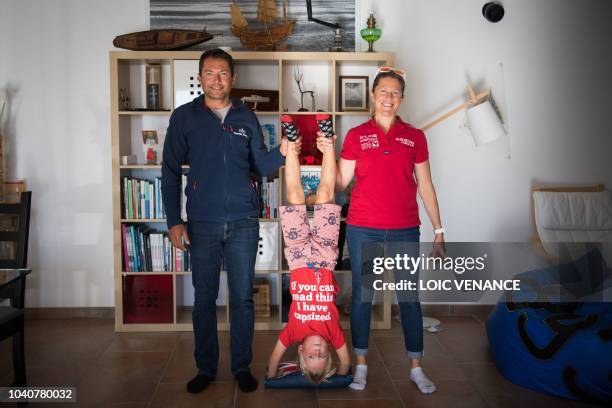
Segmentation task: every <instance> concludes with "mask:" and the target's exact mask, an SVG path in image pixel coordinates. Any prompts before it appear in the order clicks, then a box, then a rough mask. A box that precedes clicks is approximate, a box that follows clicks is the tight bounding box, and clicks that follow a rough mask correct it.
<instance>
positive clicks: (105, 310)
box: [25, 307, 115, 320]
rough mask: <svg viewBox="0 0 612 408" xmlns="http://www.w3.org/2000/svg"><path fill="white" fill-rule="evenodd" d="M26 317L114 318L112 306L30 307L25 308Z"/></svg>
mask: <svg viewBox="0 0 612 408" xmlns="http://www.w3.org/2000/svg"><path fill="white" fill-rule="evenodd" d="M25 317H26V319H40V320H44V319H83V318H89V319H114V318H115V308H114V307H32V308H26V309H25Z"/></svg>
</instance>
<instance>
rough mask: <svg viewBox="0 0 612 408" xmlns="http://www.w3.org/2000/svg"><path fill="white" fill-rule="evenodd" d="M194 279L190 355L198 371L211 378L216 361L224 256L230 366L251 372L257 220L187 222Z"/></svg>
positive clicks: (257, 239)
mask: <svg viewBox="0 0 612 408" xmlns="http://www.w3.org/2000/svg"><path fill="white" fill-rule="evenodd" d="M188 230H189V239H190V241H191V246H190V248H189V252H190V256H191V266H192V274H191V277H192V281H193V287H194V288H195V300H194V305H193V316H192V317H193V333H194V335H195V352H194V357H195V360H196V365H197V367H198V371H199V374H205V375H208V376H210V377H214V376H215V375H216V374H217V364H218V360H219V341H218V339H217V306H216V302H215V301H216V299H217V294H218V293H219V276H220V271H221V261H222V260H223V259H225V268H226V270H227V282H228V286H229V294H230V299H231V302H230V319H231V327H230V338H231V343H230V344H231V370H232V374H233V375H236V374H237V373H239V372H241V371H249V365H250V363H251V359H252V356H253V353H252V344H253V328H254V323H255V322H254V319H255V314H254V307H253V279H254V275H255V257H256V256H257V245H258V241H259V220H258V219H257V218H247V219H243V220H238V221H234V222H227V223H224V222H194V223H188Z"/></svg>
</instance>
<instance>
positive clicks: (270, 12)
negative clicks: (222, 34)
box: [231, 0, 295, 50]
mask: <svg viewBox="0 0 612 408" xmlns="http://www.w3.org/2000/svg"><path fill="white" fill-rule="evenodd" d="M282 3H283V17H282V18H277V17H276V1H275V0H259V1H258V3H257V22H258V23H257V24H255V25H253V26H249V23H248V22H247V20H246V19H245V18H244V16H243V15H242V12H241V11H240V8H239V7H238V4H236V0H234V1H233V3H232V9H231V12H232V33H233V34H234V35H235V36H236V37H238V38H239V39H240V43H241V44H242V45H244V46H245V47H247V48H250V49H252V50H280V49H282V48H286V46H285V47H283V46H282V45H281V42H282V41H283V40H284V39H285V38H287V37H288V36H289V35H291V33H292V32H293V27H294V26H295V20H289V19H288V18H287V0H283V2H282Z"/></svg>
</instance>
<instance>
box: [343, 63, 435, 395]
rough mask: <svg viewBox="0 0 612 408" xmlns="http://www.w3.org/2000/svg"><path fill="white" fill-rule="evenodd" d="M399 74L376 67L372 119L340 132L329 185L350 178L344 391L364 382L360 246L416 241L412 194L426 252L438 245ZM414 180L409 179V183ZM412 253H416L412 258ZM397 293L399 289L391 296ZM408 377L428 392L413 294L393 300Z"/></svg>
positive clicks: (365, 325)
mask: <svg viewBox="0 0 612 408" xmlns="http://www.w3.org/2000/svg"><path fill="white" fill-rule="evenodd" d="M404 88H405V73H404V71H402V70H399V69H394V68H389V67H381V68H379V69H378V72H377V75H376V78H375V79H374V83H373V85H372V92H371V96H372V101H373V109H374V112H373V115H372V118H371V119H370V120H369V121H367V122H366V123H363V124H362V125H360V126H357V127H355V128H353V129H351V130H349V132H348V133H347V135H346V138H345V141H344V144H343V146H342V153H341V154H340V161H339V162H338V176H337V188H338V190H340V191H342V190H344V189H345V188H346V187H347V186H348V184H349V183H350V182H351V180H352V179H353V176H355V187H354V189H353V190H352V193H351V200H350V206H349V213H348V218H347V240H348V245H349V253H350V257H351V269H352V285H353V288H352V296H353V297H352V300H351V332H352V339H353V349H354V352H355V355H356V357H357V365H356V368H355V373H354V380H353V383H352V384H351V388H354V389H358V390H363V389H364V388H365V386H366V377H367V363H366V355H367V352H368V336H369V332H370V314H371V308H372V303H371V299H370V300H369V301H368V299H365V300H366V301H365V302H364V301H363V300H364V299H362V293H361V285H362V271H361V269H362V254H361V252H362V245H363V244H365V243H370V242H418V241H419V236H420V230H419V225H420V220H419V208H418V204H417V200H416V193H417V191H418V193H419V195H420V197H421V200H422V202H423V204H424V205H425V210H426V211H427V214H428V216H429V218H430V220H431V224H432V225H433V228H434V233H435V239H434V242H436V243H438V244H437V245H435V251H434V252H436V253H435V254H434V255H438V252H441V251H442V250H443V243H444V229H443V228H442V224H441V222H440V214H439V210H438V200H437V198H436V191H435V189H434V186H433V184H432V181H431V172H430V169H429V161H428V158H429V156H428V150H427V140H426V139H425V135H424V134H423V132H422V131H421V130H419V129H416V128H414V127H412V126H411V125H409V124H407V123H405V122H403V121H402V119H401V118H400V117H399V116H396V113H397V110H398V109H399V106H400V104H401V102H402V99H403V97H404ZM415 177H416V180H415ZM416 256H418V254H417V255H416ZM398 294H399V293H398ZM399 306H400V314H401V322H402V330H403V333H404V343H405V346H406V355H407V357H408V358H409V359H410V362H411V371H410V375H409V376H410V379H411V380H412V381H413V382H414V383H415V384H416V385H417V387H418V388H419V390H420V391H421V392H423V393H431V392H434V391H435V390H436V387H435V385H434V383H433V382H432V381H431V380H430V379H429V378H427V376H426V375H425V373H424V372H423V369H422V368H421V357H422V356H423V320H422V314H421V306H420V303H419V302H418V298H416V300H412V301H405V299H404V300H402V299H401V298H400V300H399Z"/></svg>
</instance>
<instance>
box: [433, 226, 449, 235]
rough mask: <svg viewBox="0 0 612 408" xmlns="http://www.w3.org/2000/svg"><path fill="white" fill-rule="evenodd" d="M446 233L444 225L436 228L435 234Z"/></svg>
mask: <svg viewBox="0 0 612 408" xmlns="http://www.w3.org/2000/svg"><path fill="white" fill-rule="evenodd" d="M445 233H446V230H445V229H444V227H440V228H438V229H435V230H434V235H439V234H445Z"/></svg>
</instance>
